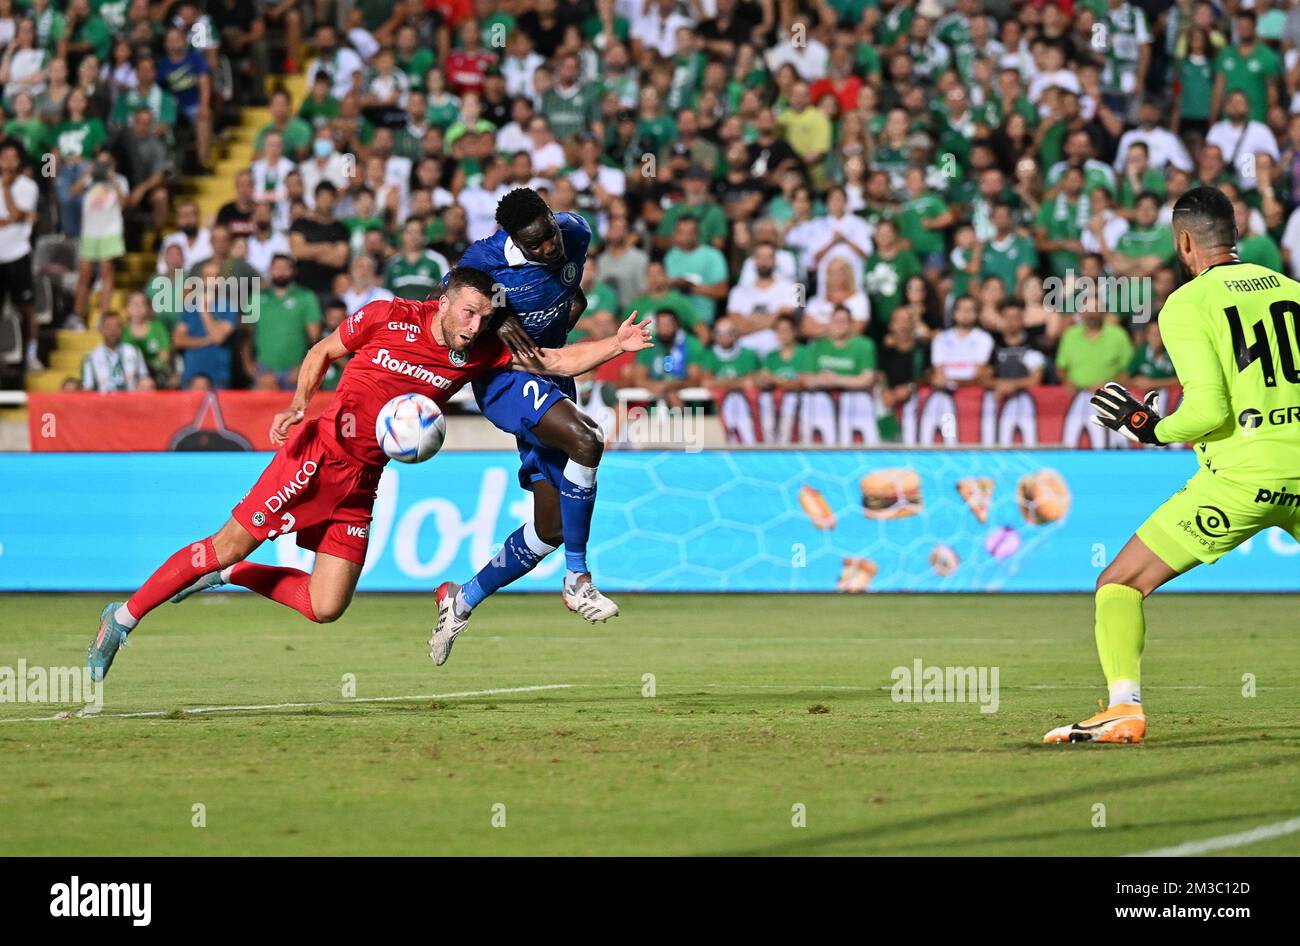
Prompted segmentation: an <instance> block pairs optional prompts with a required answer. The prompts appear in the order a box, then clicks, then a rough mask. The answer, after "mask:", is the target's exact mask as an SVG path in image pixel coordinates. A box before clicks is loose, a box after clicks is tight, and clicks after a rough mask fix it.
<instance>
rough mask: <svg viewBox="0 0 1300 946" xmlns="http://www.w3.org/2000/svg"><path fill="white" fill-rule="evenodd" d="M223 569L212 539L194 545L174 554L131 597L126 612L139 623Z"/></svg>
mask: <svg viewBox="0 0 1300 946" xmlns="http://www.w3.org/2000/svg"><path fill="white" fill-rule="evenodd" d="M220 567H221V563H220V562H218V561H217V552H216V549H214V548H213V547H212V539H211V538H207V539H204V540H203V541H202V542H194V543H191V544H190V545H187V546H185V547H184V548H183V549H179V550H178V551H176V552H175V553H173V555H172V557H171V558H169V559H167V561H165V562H163V563H162V565H161V566H160V567H159V569H158V570H157V571H156V572H154V573H153V574H152V575H150V576H149V580H148V581H146V582H145V583H144V584H143V585H141V586H140V590H139V591H137V592H136V593H135V594H133V595H132V596H131V600H130V601H128V602H127V603H126V609H127V610H128V611H130V612H131V616H132V617H133V618H135V619H136V620H137V621H138V620H140V619H141V618H143V617H144V616H145V615H146V614H148V613H149V612H150V611H152V610H153V609H154V608H156V607H158V605H160V604H162V603H163V602H164V601H166V600H167V599H168V598H170V597H171V596H172V595H174V594H176V592H178V591H180V590H181V589H182V588H184V587H186V586H187V585H191V584H193V583H194V582H196V581H198V580H199V579H200V578H202V577H203V576H204V575H206V574H207V573H208V572H215V571H216V570H217V569H218V568H220Z"/></svg>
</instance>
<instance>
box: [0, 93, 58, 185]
mask: <svg viewBox="0 0 1300 946" xmlns="http://www.w3.org/2000/svg"><path fill="white" fill-rule="evenodd" d="M3 137H5V138H16V139H18V141H19V142H20V143H21V144H22V146H23V150H24V151H25V152H26V153H27V160H29V161H31V162H32V164H33V165H35V166H38V167H39V166H40V163H41V157H42V155H44V154H45V153H46V152H47V151H49V150H50V144H49V142H50V130H49V127H48V126H47V125H46V124H45V122H43V121H41V120H40V119H39V118H38V117H37V116H36V111H35V106H34V104H33V102H32V97H31V95H29V94H28V93H26V92H19V93H18V94H17V95H15V96H14V101H13V115H12V116H11V117H10V118H9V120H8V121H6V122H5V124H4V128H3Z"/></svg>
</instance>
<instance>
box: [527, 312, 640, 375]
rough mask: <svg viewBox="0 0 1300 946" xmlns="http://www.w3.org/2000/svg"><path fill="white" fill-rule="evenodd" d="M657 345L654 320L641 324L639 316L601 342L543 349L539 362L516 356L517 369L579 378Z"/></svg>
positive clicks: (633, 315)
mask: <svg viewBox="0 0 1300 946" xmlns="http://www.w3.org/2000/svg"><path fill="white" fill-rule="evenodd" d="M653 344H654V341H653V340H652V339H651V338H650V320H649V319H647V320H646V321H644V322H641V323H640V324H638V323H637V322H636V313H635V312H633V313H632V314H631V315H629V316H628V317H627V320H626V321H625V322H624V323H623V324H622V325H620V326H619V327H618V332H617V334H615V335H613V336H611V337H609V338H602V339H600V340H599V341H586V342H577V343H576V344H573V345H566V346H564V347H563V348H543V349H542V350H541V357H539V358H535V359H527V358H520V357H518V356H516V357H515V358H514V361H513V362H512V366H513V367H515V368H521V369H523V370H525V371H535V372H537V373H538V374H555V375H561V376H563V377H569V378H575V377H577V376H578V375H580V374H586V373H587V372H588V371H590V370H591V369H593V368H598V367H600V366H601V365H603V364H604V363H605V362H607V361H612V360H614V359H615V358H617V357H618V356H619V355H621V354H623V352H625V351H641V350H642V349H643V348H649V347H650V346H651V345H653Z"/></svg>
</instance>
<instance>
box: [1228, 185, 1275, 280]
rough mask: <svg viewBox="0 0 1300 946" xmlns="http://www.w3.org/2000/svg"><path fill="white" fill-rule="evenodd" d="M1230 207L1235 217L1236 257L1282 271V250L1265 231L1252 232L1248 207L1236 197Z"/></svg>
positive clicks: (1244, 261)
mask: <svg viewBox="0 0 1300 946" xmlns="http://www.w3.org/2000/svg"><path fill="white" fill-rule="evenodd" d="M1232 209H1233V211H1234V213H1235V215H1236V218H1237V233H1238V237H1237V258H1238V259H1240V260H1241V261H1242V262H1243V263H1258V264H1259V265H1260V266H1266V267H1268V268H1269V269H1271V270H1273V272H1275V273H1284V270H1283V269H1282V250H1281V248H1280V247H1279V246H1278V245H1277V243H1276V242H1275V241H1274V240H1273V238H1272V237H1271V236H1269V235H1268V234H1267V233H1252V232H1251V230H1250V207H1249V205H1247V204H1246V202H1245V201H1244V200H1242V199H1241V198H1240V197H1238V198H1237V199H1236V200H1234V201H1233V202H1232Z"/></svg>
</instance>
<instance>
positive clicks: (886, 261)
mask: <svg viewBox="0 0 1300 946" xmlns="http://www.w3.org/2000/svg"><path fill="white" fill-rule="evenodd" d="M874 240H875V244H876V246H875V252H874V253H872V254H871V256H869V257H868V258H867V265H866V281H865V284H864V288H865V289H866V290H867V296H868V297H869V298H870V299H871V324H872V325H878V326H880V327H881V331H883V330H884V326H886V325H888V324H889V317H890V316H891V315H893V314H894V310H895V309H896V308H898V307H899V306H900V305H902V304H903V287H904V286H905V285H906V284H907V280H908V279H909V278H911V277H912V276H919V275H920V274H921V262H920V260H918V259H917V258H916V254H915V253H913V252H912V251H911V250H905V249H903V248H902V245H901V244H900V243H899V240H898V224H896V223H895V222H894V221H893V220H889V219H885V220H881V221H880V223H878V224H877V225H876V232H875V236H874Z"/></svg>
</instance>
